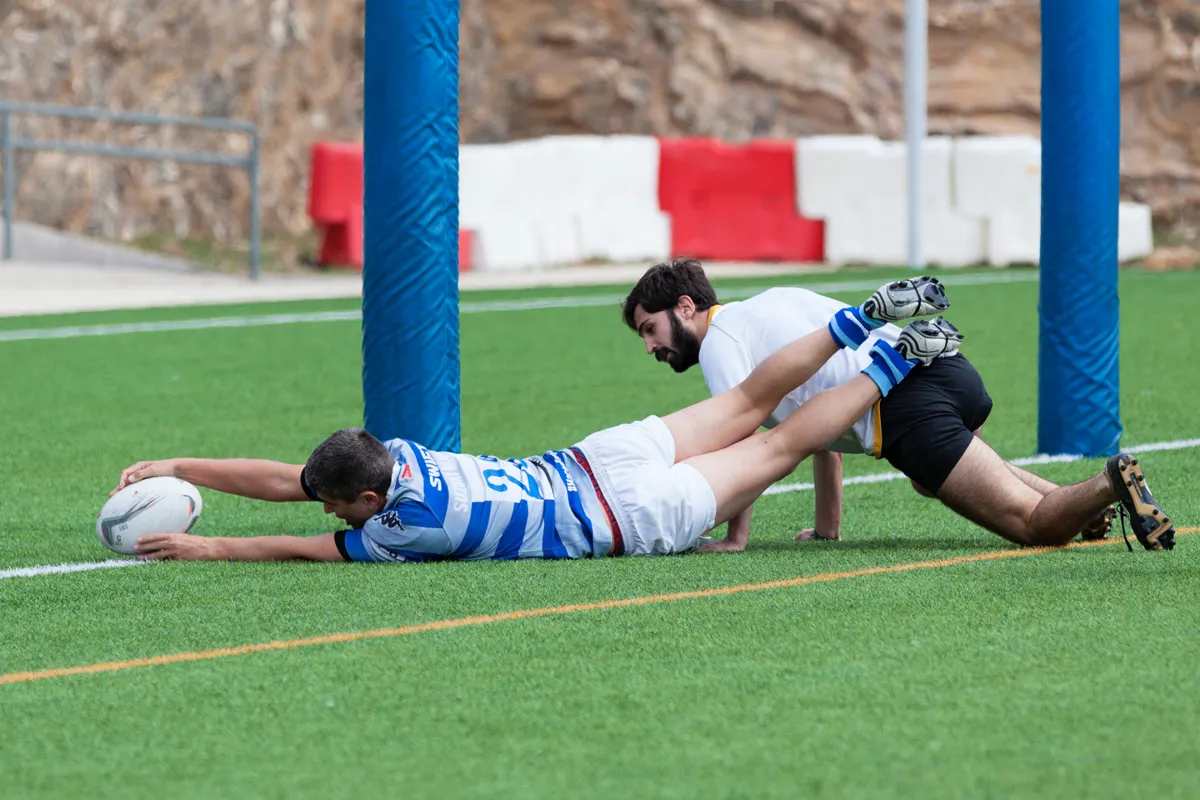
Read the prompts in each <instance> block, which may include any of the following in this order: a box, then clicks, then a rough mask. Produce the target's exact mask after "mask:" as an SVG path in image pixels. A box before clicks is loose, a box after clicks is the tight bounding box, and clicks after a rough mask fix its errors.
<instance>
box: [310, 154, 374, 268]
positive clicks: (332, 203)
mask: <svg viewBox="0 0 1200 800" xmlns="http://www.w3.org/2000/svg"><path fill="white" fill-rule="evenodd" d="M362 204H363V149H362V145H361V144H349V143H344V142H317V143H316V144H314V145H313V149H312V168H311V171H310V172H309V193H308V215H309V217H311V218H312V221H313V223H314V224H315V225H316V226H317V228H318V229H319V230H320V231H321V234H322V238H321V253H320V255H319V256H318V257H317V263H319V264H321V265H322V266H351V267H356V268H358V269H362V263H363V234H362V230H363V228H362V216H363V210H362Z"/></svg>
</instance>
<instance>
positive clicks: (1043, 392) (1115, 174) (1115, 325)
mask: <svg viewBox="0 0 1200 800" xmlns="http://www.w3.org/2000/svg"><path fill="white" fill-rule="evenodd" d="M1041 7H1042V239H1041V256H1040V272H1041V274H1040V289H1039V292H1040V301H1039V327H1040V334H1039V348H1038V450H1039V452H1042V453H1050V454H1064V453H1070V454H1076V455H1084V456H1107V455H1112V454H1113V453H1115V452H1117V448H1118V447H1119V444H1120V438H1121V432H1122V425H1121V404H1120V382H1119V377H1120V376H1119V374H1118V362H1119V359H1118V354H1119V347H1118V344H1119V329H1120V305H1119V301H1118V297H1117V219H1118V217H1117V215H1118V204H1119V201H1120V141H1121V72H1120V66H1121V65H1120V47H1121V40H1120V31H1121V11H1120V2H1119V0H1042V6H1041Z"/></svg>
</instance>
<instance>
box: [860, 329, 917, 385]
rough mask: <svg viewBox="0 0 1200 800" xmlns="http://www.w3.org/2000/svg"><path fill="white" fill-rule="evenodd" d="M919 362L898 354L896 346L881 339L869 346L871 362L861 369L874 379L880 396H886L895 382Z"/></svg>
mask: <svg viewBox="0 0 1200 800" xmlns="http://www.w3.org/2000/svg"><path fill="white" fill-rule="evenodd" d="M919 363H920V362H919V361H917V360H916V359H907V358H905V357H904V356H902V355H900V354H899V353H897V352H896V348H894V347H892V346H891V345H890V344H888V343H887V342H885V341H883V340H882V339H881V340H879V341H877V342H875V344H874V346H872V347H871V363H870V364H869V365H868V366H867V368H866V369H864V370H863V374H864V375H866V376H867V377H868V378H870V379H871V380H873V381H875V385H876V386H878V387H879V394H880V395H881V396H882V397H887V394H888V392H890V391H891V390H892V389H895V388H896V384H898V383H900V381H902V380H904V376H906V375H907V374H908V373H910V372H912V368H913V367H915V366H916V365H917V364H919Z"/></svg>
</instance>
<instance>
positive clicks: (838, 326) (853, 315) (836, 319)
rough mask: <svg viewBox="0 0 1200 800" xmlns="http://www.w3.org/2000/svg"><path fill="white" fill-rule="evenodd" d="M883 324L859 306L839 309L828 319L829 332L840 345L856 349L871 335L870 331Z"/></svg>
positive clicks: (883, 323)
mask: <svg viewBox="0 0 1200 800" xmlns="http://www.w3.org/2000/svg"><path fill="white" fill-rule="evenodd" d="M885 324H886V323H885V322H884V321H883V320H881V319H872V318H871V317H868V316H867V315H866V314H864V313H863V312H862V309H861V308H855V307H853V306H851V307H849V308H843V309H841V310H840V311H838V312H837V313H836V314H834V315H833V319H831V320H829V334H830V335H831V336H832V337H833V340H834V341H835V342H838V344H840V345H841V346H842V347H849V348H850V349H851V350H857V349H858V348H859V347H860V346H862V343H863V342H865V341H866V340H867V337H868V336H870V335H871V331H873V330H875V329H876V328H882V327H883V326H884V325H885Z"/></svg>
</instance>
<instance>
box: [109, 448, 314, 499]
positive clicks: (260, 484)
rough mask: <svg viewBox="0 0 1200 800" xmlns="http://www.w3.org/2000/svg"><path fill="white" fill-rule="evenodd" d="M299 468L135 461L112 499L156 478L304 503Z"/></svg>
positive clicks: (245, 461)
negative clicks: (175, 479) (128, 488)
mask: <svg viewBox="0 0 1200 800" xmlns="http://www.w3.org/2000/svg"><path fill="white" fill-rule="evenodd" d="M303 469H304V467H303V466H302V465H300V464H284V463H282V462H280V461H267V460H264V459H257V458H168V459H163V460H160V461H139V462H138V463H136V464H133V465H131V466H129V467H126V468H125V469H124V470H122V472H121V477H120V479H119V480H118V481H117V487H116V488H115V489H113V490H112V491H111V492H109V495H110V496H111V495H114V494H116V493H117V492H119V491H121V490H122V489H124V488H125V487H126V486H128V485H129V484H131V483H136V482H137V481H141V480H145V479H146V478H154V477H159V476H164V475H166V476H170V477H174V478H180V479H182V480H185V481H187V482H188V483H193V484H195V485H196V486H203V487H205V488H208V489H215V490H216V491H218V492H224V493H226V494H236V495H240V496H242V497H249V498H252V499H254V500H269V501H272V502H276V503H282V502H289V501H301V500H308V499H309V498H308V496H307V495H306V494H305V493H304V489H303V488H302V487H301V486H300V473H301V472H302V471H303Z"/></svg>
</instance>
